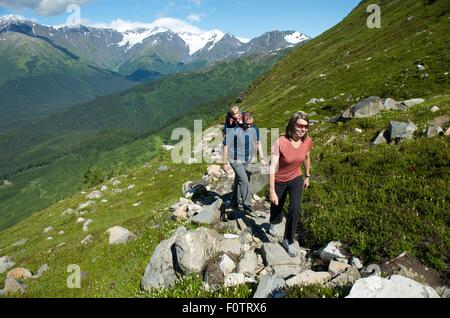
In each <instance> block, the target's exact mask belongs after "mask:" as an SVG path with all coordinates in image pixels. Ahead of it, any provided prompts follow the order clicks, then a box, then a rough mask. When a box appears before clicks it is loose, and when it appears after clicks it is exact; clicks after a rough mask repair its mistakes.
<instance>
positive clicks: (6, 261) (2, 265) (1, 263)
mask: <svg viewBox="0 0 450 318" xmlns="http://www.w3.org/2000/svg"><path fill="white" fill-rule="evenodd" d="M15 264H16V263H15V262H14V261H13V259H12V258H11V257H9V256H3V257H1V258H0V274H3V273H4V272H6V271H7V270H8V269H10V268H11V267H13V266H14V265H15Z"/></svg>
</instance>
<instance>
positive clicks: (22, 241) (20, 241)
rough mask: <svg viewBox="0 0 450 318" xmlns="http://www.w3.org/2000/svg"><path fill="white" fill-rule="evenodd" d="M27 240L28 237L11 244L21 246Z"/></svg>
mask: <svg viewBox="0 0 450 318" xmlns="http://www.w3.org/2000/svg"><path fill="white" fill-rule="evenodd" d="M27 242H28V239H20V240H18V241H17V242H16V243H14V244H13V246H22V245H25V243H27Z"/></svg>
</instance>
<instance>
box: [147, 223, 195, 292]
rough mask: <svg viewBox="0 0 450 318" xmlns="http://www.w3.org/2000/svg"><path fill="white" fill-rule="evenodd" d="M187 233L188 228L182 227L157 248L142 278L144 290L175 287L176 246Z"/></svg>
mask: <svg viewBox="0 0 450 318" xmlns="http://www.w3.org/2000/svg"><path fill="white" fill-rule="evenodd" d="M186 233H187V230H186V228H185V227H180V228H178V229H177V230H176V231H175V233H174V234H173V235H172V237H170V238H169V239H167V240H165V241H162V242H161V243H160V244H159V245H158V246H157V247H156V249H155V251H154V252H153V255H152V258H151V259H150V262H149V263H148V265H147V267H146V268H145V273H144V276H143V277H142V281H141V287H142V289H143V290H150V289H153V288H161V287H170V286H173V284H174V283H175V282H176V280H177V274H176V270H175V267H174V261H175V259H174V253H173V252H174V244H175V241H176V240H177V239H178V238H179V237H180V236H182V235H185V234H186Z"/></svg>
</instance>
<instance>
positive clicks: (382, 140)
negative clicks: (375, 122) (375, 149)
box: [372, 130, 388, 145]
mask: <svg viewBox="0 0 450 318" xmlns="http://www.w3.org/2000/svg"><path fill="white" fill-rule="evenodd" d="M387 142H388V141H387V130H383V131H382V132H380V133H379V134H378V136H377V137H375V139H373V141H372V144H373V145H380V144H387Z"/></svg>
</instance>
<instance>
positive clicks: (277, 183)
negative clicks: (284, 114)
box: [269, 112, 313, 257]
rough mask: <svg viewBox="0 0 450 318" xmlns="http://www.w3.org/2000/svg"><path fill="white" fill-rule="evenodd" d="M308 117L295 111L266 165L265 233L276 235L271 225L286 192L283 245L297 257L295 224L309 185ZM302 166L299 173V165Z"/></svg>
mask: <svg viewBox="0 0 450 318" xmlns="http://www.w3.org/2000/svg"><path fill="white" fill-rule="evenodd" d="M308 129H309V119H308V115H307V114H306V113H304V112H297V113H295V114H294V115H293V116H292V118H291V119H290V120H289V123H288V125H287V127H286V134H285V135H284V136H281V137H280V138H279V139H278V140H277V141H276V142H275V144H274V146H273V148H272V161H271V166H270V177H269V187H270V201H271V203H272V204H271V208H270V226H269V234H270V235H273V236H277V233H276V231H275V227H274V225H275V224H279V223H281V221H282V220H283V206H284V203H285V201H286V197H287V194H288V193H289V200H290V201H289V213H288V215H287V219H286V228H285V231H284V239H283V241H282V243H281V244H282V245H283V247H284V248H285V249H286V251H287V253H288V254H289V255H290V256H291V257H296V256H297V251H296V249H295V245H294V239H295V233H296V230H297V224H298V222H299V219H300V213H301V209H302V207H301V201H302V194H303V189H306V188H308V187H309V177H310V175H309V174H310V169H311V159H310V151H311V148H312V146H313V142H312V139H311V138H310V137H308ZM302 164H303V165H304V166H305V173H306V175H303V173H302V169H301V166H302Z"/></svg>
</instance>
